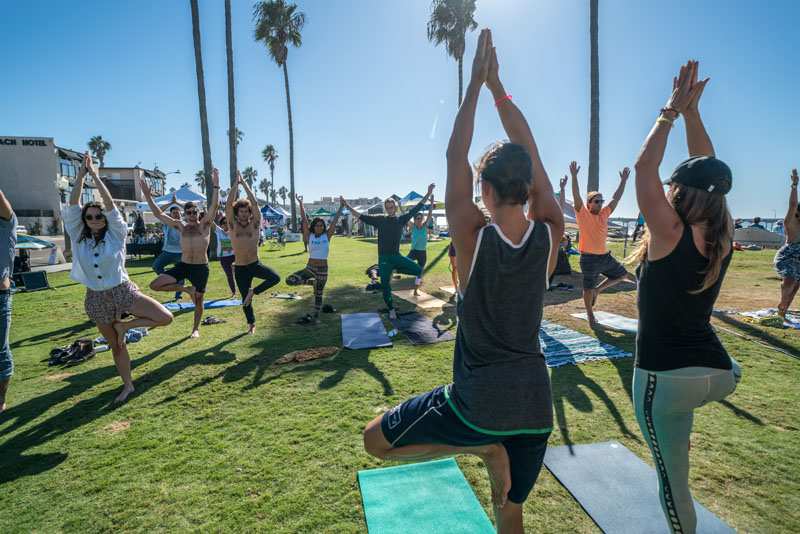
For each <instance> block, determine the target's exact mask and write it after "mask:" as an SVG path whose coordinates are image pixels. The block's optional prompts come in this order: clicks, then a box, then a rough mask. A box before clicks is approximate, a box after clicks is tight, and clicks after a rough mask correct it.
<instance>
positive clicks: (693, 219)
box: [627, 183, 733, 294]
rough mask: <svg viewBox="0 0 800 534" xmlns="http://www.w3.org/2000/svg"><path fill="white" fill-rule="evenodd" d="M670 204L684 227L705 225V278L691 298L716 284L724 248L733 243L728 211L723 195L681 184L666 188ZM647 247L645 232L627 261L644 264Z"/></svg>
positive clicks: (647, 236)
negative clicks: (706, 260) (706, 265)
mask: <svg viewBox="0 0 800 534" xmlns="http://www.w3.org/2000/svg"><path fill="white" fill-rule="evenodd" d="M670 193H671V195H670V204H672V207H673V208H675V211H676V212H677V213H678V216H679V217H680V218H681V221H682V222H683V224H685V225H690V226H691V225H695V224H702V225H705V233H704V234H703V239H704V240H705V243H706V249H705V250H704V251H703V252H705V256H706V257H707V258H708V267H706V268H705V269H704V270H703V271H701V272H702V273H703V274H704V275H705V277H704V278H703V284H702V285H701V286H700V288H699V289H696V290H694V291H690V293H692V294H697V293H702V292H703V291H705V290H706V289H708V288H709V287H711V286H713V285H714V284H716V283H717V280H718V279H719V274H720V272H721V271H722V262H723V261H724V260H725V247H726V246H727V245H730V244H731V242H732V241H733V219H732V218H731V214H730V212H729V211H728V203H727V201H726V200H725V195H720V194H719V193H709V192H708V191H704V190H702V189H699V188H696V187H688V186H686V185H683V184H676V183H673V184H672V185H670ZM649 244H650V230H648V229H645V231H644V235H643V236H642V240H641V244H640V245H639V247H638V248H637V249H636V250H635V251H634V252H633V254H631V255H630V256H629V257H628V258H627V260H628V261H630V262H635V263H641V262H643V261H645V260H647V246H648V245H649Z"/></svg>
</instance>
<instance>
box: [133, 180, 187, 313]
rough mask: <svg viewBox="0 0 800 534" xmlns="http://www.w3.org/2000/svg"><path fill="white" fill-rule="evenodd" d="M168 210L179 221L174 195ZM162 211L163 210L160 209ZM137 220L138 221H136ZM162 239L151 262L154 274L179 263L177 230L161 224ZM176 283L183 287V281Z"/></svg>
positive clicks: (178, 233) (178, 208)
mask: <svg viewBox="0 0 800 534" xmlns="http://www.w3.org/2000/svg"><path fill="white" fill-rule="evenodd" d="M167 207H168V208H169V209H168V210H167V211H168V212H169V216H170V217H172V218H173V219H175V220H176V221H179V220H181V205H180V203H179V202H178V199H177V198H176V197H175V194H174V193H173V194H172V200H171V201H170V203H169V204H167ZM162 211H163V209H162ZM137 220H138V219H137ZM161 226H162V229H163V235H164V239H163V242H162V244H161V253H160V254H159V255H158V256H156V259H155V260H154V261H153V270H154V271H155V273H156V274H161V273H163V272H164V271H166V270H167V267H168V266H170V265H172V266H175V265H177V264H178V263H180V261H181V233H180V231H178V229H177V228H175V227H173V226H170V225H168V224H162V225H161ZM178 283H179V284H181V285H183V280H178ZM181 295H182V293H181V292H180V291H176V292H175V300H180V298H181Z"/></svg>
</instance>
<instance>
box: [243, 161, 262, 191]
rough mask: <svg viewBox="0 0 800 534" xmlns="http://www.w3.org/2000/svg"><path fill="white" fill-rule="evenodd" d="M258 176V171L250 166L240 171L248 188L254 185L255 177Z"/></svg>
mask: <svg viewBox="0 0 800 534" xmlns="http://www.w3.org/2000/svg"><path fill="white" fill-rule="evenodd" d="M257 177H258V171H257V170H255V169H254V168H253V167H252V166H248V167H246V168H245V170H243V171H242V178H244V181H245V182H247V185H249V186H250V189H253V187H255V185H254V184H255V182H256V178H257Z"/></svg>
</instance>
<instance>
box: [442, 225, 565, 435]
mask: <svg viewBox="0 0 800 534" xmlns="http://www.w3.org/2000/svg"><path fill="white" fill-rule="evenodd" d="M550 247H551V243H550V231H549V229H548V227H547V225H545V224H544V223H534V222H531V224H530V227H529V228H528V231H527V232H526V233H525V236H524V237H523V238H522V240H521V242H520V243H519V244H517V245H515V244H513V243H512V242H511V241H510V240H508V238H506V236H505V235H503V233H502V231H501V230H500V228H499V227H498V226H497V225H494V224H491V225H489V226H485V227H484V228H483V229H481V231H480V234H479V235H478V243H477V245H476V251H475V256H474V258H473V263H472V270H471V273H470V276H469V281H468V282H467V289H466V292H465V293H464V295H463V296H462V298H461V299H459V306H458V316H459V325H458V333H457V334H456V346H455V355H454V358H453V385H452V386H451V387H450V389H449V391H448V394H449V400H450V404H451V406H452V407H453V408H454V409H455V411H456V412H457V413H458V415H459V416H460V418H461V420H462V421H463V422H464V423H466V424H467V425H468V426H470V427H472V428H473V429H474V430H478V431H481V432H484V433H486V434H496V435H511V434H524V433H531V434H543V433H546V432H550V431H551V430H552V427H553V408H552V405H553V401H552V396H551V393H550V376H549V374H548V372H547V366H546V365H545V361H544V356H543V355H542V352H541V348H540V346H539V327H540V324H541V322H542V306H543V301H544V293H545V291H546V289H547V262H548V258H549V256H550Z"/></svg>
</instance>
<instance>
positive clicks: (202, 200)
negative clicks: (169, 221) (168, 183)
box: [136, 184, 206, 211]
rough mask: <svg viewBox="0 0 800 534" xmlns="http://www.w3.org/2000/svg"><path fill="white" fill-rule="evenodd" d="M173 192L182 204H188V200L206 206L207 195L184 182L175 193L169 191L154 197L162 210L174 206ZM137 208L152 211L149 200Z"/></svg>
mask: <svg viewBox="0 0 800 534" xmlns="http://www.w3.org/2000/svg"><path fill="white" fill-rule="evenodd" d="M173 194H174V195H175V198H176V199H177V200H178V202H179V203H180V204H181V205H183V204H186V203H187V202H194V203H195V204H202V205H204V206H205V204H206V197H205V195H201V194H200V193H196V192H194V191H192V189H191V188H190V186H189V184H183V185H182V186H181V187H180V189H177V190H176V191H175V192H174V193H167V194H166V195H162V196H160V197H156V198H154V199H153V202H155V203H156V204H157V205H158V206H159V207H160V208H161V209H162V210H168V209H169V208H171V207H172V206H171V205H170V203H171V202H172V195H173ZM136 209H138V210H139V211H150V206H148V205H147V202H139V203H138V204H137V205H136Z"/></svg>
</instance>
